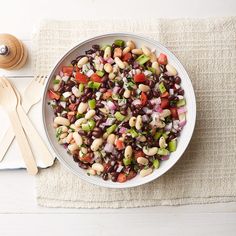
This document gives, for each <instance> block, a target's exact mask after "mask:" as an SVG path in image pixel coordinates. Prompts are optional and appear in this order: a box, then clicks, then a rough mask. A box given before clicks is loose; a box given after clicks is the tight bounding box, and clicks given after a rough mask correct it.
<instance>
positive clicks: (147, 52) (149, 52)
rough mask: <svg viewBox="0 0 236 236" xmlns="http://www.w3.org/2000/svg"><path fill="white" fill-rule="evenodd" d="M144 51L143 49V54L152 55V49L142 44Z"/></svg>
mask: <svg viewBox="0 0 236 236" xmlns="http://www.w3.org/2000/svg"><path fill="white" fill-rule="evenodd" d="M142 51H143V54H144V55H146V56H148V57H149V56H150V54H151V51H150V50H149V49H148V48H147V47H146V46H144V45H143V46H142Z"/></svg>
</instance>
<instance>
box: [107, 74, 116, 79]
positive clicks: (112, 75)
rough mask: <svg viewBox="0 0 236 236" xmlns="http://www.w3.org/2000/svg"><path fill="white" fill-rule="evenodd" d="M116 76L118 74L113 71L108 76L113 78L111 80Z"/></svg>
mask: <svg viewBox="0 0 236 236" xmlns="http://www.w3.org/2000/svg"><path fill="white" fill-rule="evenodd" d="M115 77H116V74H115V73H113V72H111V73H109V75H108V78H109V79H111V80H112V79H115Z"/></svg>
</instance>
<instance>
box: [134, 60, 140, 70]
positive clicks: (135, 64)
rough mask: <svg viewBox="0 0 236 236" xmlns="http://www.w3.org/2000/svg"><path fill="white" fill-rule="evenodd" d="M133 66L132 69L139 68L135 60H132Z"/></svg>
mask: <svg viewBox="0 0 236 236" xmlns="http://www.w3.org/2000/svg"><path fill="white" fill-rule="evenodd" d="M133 68H134V69H138V68H139V64H138V62H137V61H134V64H133Z"/></svg>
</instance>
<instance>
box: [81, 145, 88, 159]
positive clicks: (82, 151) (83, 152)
mask: <svg viewBox="0 0 236 236" xmlns="http://www.w3.org/2000/svg"><path fill="white" fill-rule="evenodd" d="M87 153H88V149H87V148H86V147H81V148H80V150H79V157H83V156H84V155H85V154H87Z"/></svg>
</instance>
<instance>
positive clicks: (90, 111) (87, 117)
mask: <svg viewBox="0 0 236 236" xmlns="http://www.w3.org/2000/svg"><path fill="white" fill-rule="evenodd" d="M95 114H96V111H95V110H93V109H91V110H89V111H87V113H86V114H85V116H84V118H85V119H87V120H89V119H91V118H92V117H94V115H95Z"/></svg>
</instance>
